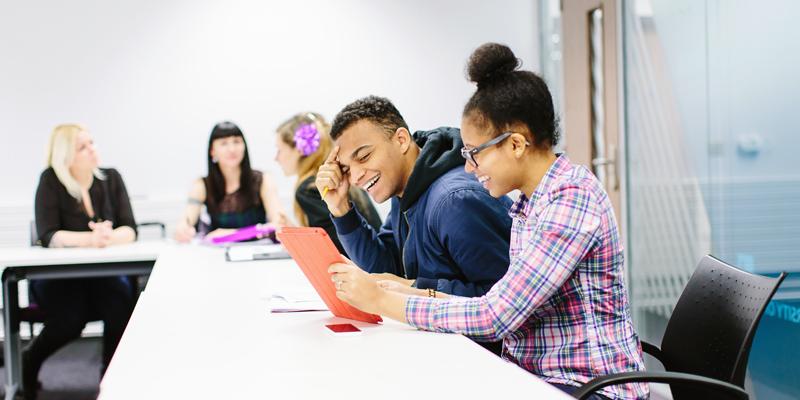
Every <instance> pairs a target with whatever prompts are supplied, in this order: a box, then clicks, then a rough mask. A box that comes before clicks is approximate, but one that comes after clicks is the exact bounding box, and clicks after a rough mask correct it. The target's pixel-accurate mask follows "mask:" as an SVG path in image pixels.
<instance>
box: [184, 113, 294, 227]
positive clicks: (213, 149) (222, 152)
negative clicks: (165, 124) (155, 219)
mask: <svg viewBox="0 0 800 400" xmlns="http://www.w3.org/2000/svg"><path fill="white" fill-rule="evenodd" d="M207 156H208V175H207V176H206V177H204V178H201V179H198V180H196V181H194V183H193V184H192V189H191V190H190V192H189V200H188V204H187V205H186V209H185V211H184V213H183V216H182V218H181V219H180V220H179V221H178V226H177V228H176V230H175V239H176V240H177V241H179V242H188V241H190V240H192V238H194V237H195V235H196V234H197V226H198V222H199V220H200V213H201V211H202V207H203V206H205V208H206V211H207V212H208V215H209V217H210V221H208V233H207V234H206V235H205V237H206V238H213V237H217V236H224V235H227V234H230V233H233V232H234V231H235V230H236V229H238V228H242V227H245V226H250V225H255V224H263V223H275V224H278V223H281V220H282V218H283V217H282V214H283V213H282V210H281V206H280V201H279V200H278V195H277V192H276V191H275V187H274V185H273V184H272V182H271V181H270V179H269V177H268V175H266V174H263V173H262V172H261V171H257V170H254V169H252V167H251V166H250V155H249V154H248V152H247V142H246V141H245V138H244V134H243V133H242V130H241V129H239V127H238V126H236V124H234V123H233V122H230V121H224V122H220V123H218V124H217V125H215V126H214V129H213V130H212V131H211V136H210V137H209V139H208V154H207Z"/></svg>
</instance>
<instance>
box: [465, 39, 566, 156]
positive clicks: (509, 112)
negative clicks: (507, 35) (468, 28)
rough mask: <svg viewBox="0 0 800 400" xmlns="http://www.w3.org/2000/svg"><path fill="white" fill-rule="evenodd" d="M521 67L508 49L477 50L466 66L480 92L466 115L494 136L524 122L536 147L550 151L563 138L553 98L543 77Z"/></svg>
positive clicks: (494, 46)
mask: <svg viewBox="0 0 800 400" xmlns="http://www.w3.org/2000/svg"><path fill="white" fill-rule="evenodd" d="M519 66H520V60H519V59H518V58H517V57H516V56H515V55H514V52H512V51H511V49H509V48H508V46H505V45H502V44H497V43H486V44H483V45H481V46H480V47H478V48H477V49H476V50H475V51H474V52H473V53H472V55H471V56H470V58H469V61H468V63H467V77H468V78H469V80H470V81H471V82H475V83H476V84H477V86H478V89H477V90H476V91H475V94H473V95H472V97H471V98H470V99H469V101H468V102H467V104H466V105H465V106H464V113H463V115H464V117H470V118H473V120H475V121H477V122H478V123H480V124H484V126H487V127H490V128H493V129H494V130H495V133H494V135H495V136H496V135H500V134H501V131H502V129H505V127H506V126H509V125H511V124H514V123H523V124H525V125H526V126H527V127H528V130H530V132H531V135H532V136H533V137H531V138H530V139H531V143H533V145H534V146H535V147H537V148H539V149H550V148H552V147H553V146H555V145H556V144H557V143H558V140H559V136H560V135H559V132H558V119H557V117H556V115H555V111H554V109H553V98H552V97H551V96H550V90H548V88H547V84H545V82H544V80H542V78H541V77H539V76H538V75H536V74H535V73H533V72H531V71H521V70H519V69H518V68H519Z"/></svg>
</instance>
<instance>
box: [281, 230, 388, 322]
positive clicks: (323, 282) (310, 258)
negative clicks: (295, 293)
mask: <svg viewBox="0 0 800 400" xmlns="http://www.w3.org/2000/svg"><path fill="white" fill-rule="evenodd" d="M277 236H278V240H280V241H281V243H282V244H283V246H284V247H286V250H287V251H288V252H289V254H290V255H291V256H292V258H293V259H294V261H295V262H297V265H299V266H300V269H301V270H302V271H303V273H304V274H305V275H306V278H308V281H309V282H311V285H312V286H314V289H315V290H316V291H317V293H319V296H320V297H322V301H324V302H325V305H327V306H328V309H330V310H331V312H332V313H333V315H335V316H337V317H342V318H350V319H354V320H357V321H364V322H369V323H373V324H377V323H378V322H381V321H382V319H381V317H380V316H379V315H374V314H368V313H365V312H363V311H361V310H359V309H357V308H355V307H353V306H351V305H349V304H347V303H345V302H343V301H341V300H339V298H338V297H336V287H335V286H334V285H333V281H332V280H331V274H329V273H328V267H329V266H330V265H331V264H333V263H336V262H345V261H344V257H342V255H341V254H339V250H337V249H336V246H335V245H334V244H333V242H332V241H331V238H330V237H328V234H327V233H326V232H325V230H324V229H322V228H290V227H286V228H281V229H280V230H279V231H278V233H277Z"/></svg>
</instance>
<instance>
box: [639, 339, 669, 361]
mask: <svg viewBox="0 0 800 400" xmlns="http://www.w3.org/2000/svg"><path fill="white" fill-rule="evenodd" d="M641 343H642V351H644V352H645V353H647V354H650V355H651V356H653V357H654V358H655V359H656V360H658V361H660V362H661V365H664V359H663V358H662V357H664V353H662V352H661V349H659V348H658V346H656V345H654V344H652V343H649V342H645V341H644V340H642V342H641Z"/></svg>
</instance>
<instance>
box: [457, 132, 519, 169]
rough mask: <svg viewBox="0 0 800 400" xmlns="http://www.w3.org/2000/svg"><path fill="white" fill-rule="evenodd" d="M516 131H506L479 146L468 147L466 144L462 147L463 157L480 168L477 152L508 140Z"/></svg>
mask: <svg viewBox="0 0 800 400" xmlns="http://www.w3.org/2000/svg"><path fill="white" fill-rule="evenodd" d="M513 133H514V132H504V133H503V134H502V135H500V136H498V137H496V138H494V139H492V140H490V141H488V142H486V143H484V144H482V145H480V146H477V147H473V148H471V149H468V148H467V147H466V146H464V147H462V148H461V157H464V158H465V159H466V160H467V161H469V163H470V164H472V166H473V167H475V168H478V161H477V160H475V154H478V153H480V152H482V151H484V150H486V149H488V148H489V147H491V146H494V145H496V144H498V143H500V142H502V141H503V140H506V139H507V138H508V137H509V136H511V135H512V134H513Z"/></svg>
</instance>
